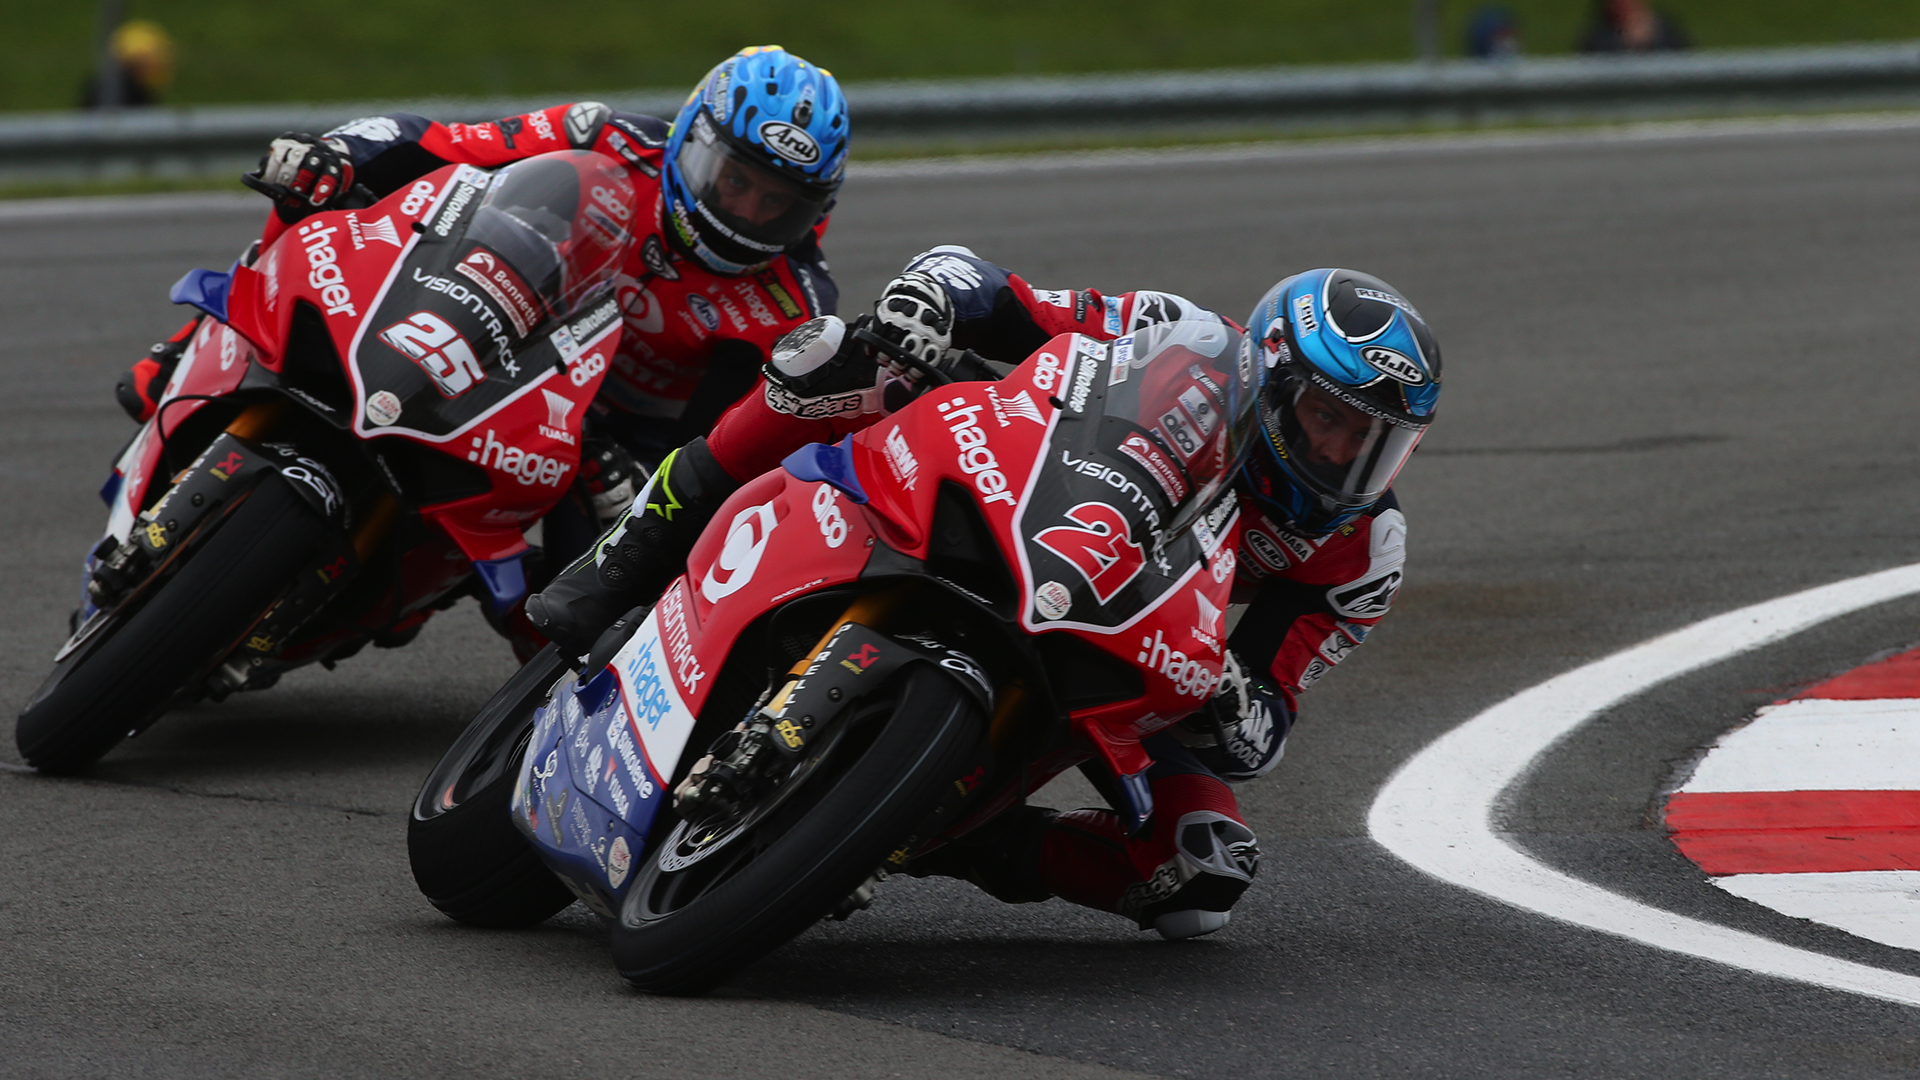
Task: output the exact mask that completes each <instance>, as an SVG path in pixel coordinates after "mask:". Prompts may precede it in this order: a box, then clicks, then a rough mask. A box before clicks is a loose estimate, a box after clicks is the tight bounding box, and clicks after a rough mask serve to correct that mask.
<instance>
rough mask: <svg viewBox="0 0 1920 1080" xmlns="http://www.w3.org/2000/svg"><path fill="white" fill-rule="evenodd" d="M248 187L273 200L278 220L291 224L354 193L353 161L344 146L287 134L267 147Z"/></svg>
mask: <svg viewBox="0 0 1920 1080" xmlns="http://www.w3.org/2000/svg"><path fill="white" fill-rule="evenodd" d="M248 175H249V176H251V177H252V178H253V179H254V180H256V181H258V183H254V184H250V185H249V186H251V187H253V188H255V189H256V190H259V191H262V192H264V193H265V194H266V195H267V196H268V197H269V198H271V199H272V200H273V205H274V209H275V210H276V211H278V212H279V214H280V220H282V221H284V222H286V223H288V224H292V223H293V222H296V221H298V220H300V219H301V218H303V217H306V216H307V215H308V214H311V213H313V212H314V211H316V210H324V209H326V208H327V207H328V206H330V205H332V204H333V203H334V202H335V201H336V200H338V199H339V198H341V197H342V196H344V195H345V194H346V193H347V192H349V191H352V190H353V158H352V156H351V154H350V153H349V151H348V149H347V144H346V143H344V142H342V141H341V140H339V139H323V138H321V137H320V136H318V135H307V134H303V133H301V132H297V131H289V132H287V133H286V134H284V135H282V136H280V137H279V138H277V139H275V140H273V142H272V143H270V144H268V146H267V153H266V156H265V157H263V158H261V159H260V167H259V168H258V169H256V170H255V171H254V172H252V173H250V174H248Z"/></svg>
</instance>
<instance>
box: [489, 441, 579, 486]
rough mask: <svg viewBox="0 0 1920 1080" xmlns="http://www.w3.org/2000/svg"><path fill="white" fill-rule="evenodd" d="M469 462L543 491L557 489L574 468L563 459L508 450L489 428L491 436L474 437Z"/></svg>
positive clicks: (520, 450)
mask: <svg viewBox="0 0 1920 1080" xmlns="http://www.w3.org/2000/svg"><path fill="white" fill-rule="evenodd" d="M467 460H468V461H477V462H479V463H480V464H482V465H485V466H486V467H487V468H489V469H498V470H500V471H501V472H503V473H506V474H507V475H509V476H511V477H513V478H514V479H516V480H518V481H520V483H521V484H523V485H532V484H539V485H540V486H541V487H557V486H559V484H560V481H561V480H563V479H565V478H566V475H567V473H569V472H571V471H572V470H573V466H572V465H569V464H567V463H566V462H564V461H561V460H560V459H559V458H551V457H547V456H546V455H544V454H536V453H534V452H532V451H531V450H522V449H520V448H519V447H517V446H508V445H507V444H506V443H503V442H501V441H500V439H499V437H498V436H496V435H494V433H493V429H492V428H488V429H487V434H486V436H485V437H484V438H483V437H482V436H479V435H475V436H474V437H473V449H471V450H469V451H467Z"/></svg>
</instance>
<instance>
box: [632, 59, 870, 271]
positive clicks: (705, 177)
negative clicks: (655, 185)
mask: <svg viewBox="0 0 1920 1080" xmlns="http://www.w3.org/2000/svg"><path fill="white" fill-rule="evenodd" d="M663 171H664V176H663V177H662V181H663V182H662V184H661V190H662V192H663V194H664V195H665V198H666V203H667V218H668V222H669V224H670V226H671V231H672V233H673V235H674V239H675V240H677V241H678V243H679V245H680V246H681V247H682V248H683V249H685V250H686V252H687V253H688V254H690V255H692V256H693V257H694V258H695V259H697V260H699V261H700V262H701V263H702V264H704V265H705V266H706V267H707V268H708V269H710V270H713V271H714V272H716V273H721V274H739V273H744V272H746V271H748V270H751V269H753V268H754V267H756V266H759V265H760V264H762V263H765V262H767V261H768V260H770V259H772V258H774V257H775V256H777V255H779V254H780V253H781V252H783V251H785V250H787V249H788V248H790V247H792V246H794V245H795V244H797V243H799V242H800V241H801V240H803V239H805V237H806V235H807V232H808V230H810V229H812V228H813V225H814V223H815V222H817V221H819V220H820V216H821V215H822V214H824V213H825V212H826V211H827V209H828V208H829V207H830V206H831V205H832V203H833V195H834V192H836V191H838V190H839V189H840V181H841V180H842V179H844V178H845V176H846V172H847V99H846V97H845V96H844V95H843V94H841V93H840V84H839V83H837V82H835V81H834V78H833V76H832V75H831V74H829V73H828V72H826V71H824V70H822V69H820V68H817V67H815V66H813V65H812V64H809V63H807V62H806V61H805V60H802V59H800V58H799V57H797V56H794V55H793V54H791V53H789V52H787V51H786V50H785V49H782V48H781V47H780V46H778V45H758V46H754V47H752V48H747V49H742V50H740V51H739V52H737V53H735V54H733V55H732V56H730V57H728V58H727V59H725V60H723V61H721V63H720V65H719V66H718V67H716V68H714V69H713V70H712V71H710V72H708V73H707V77H706V78H705V79H703V80H702V81H701V83H700V85H699V86H697V87H695V88H694V91H693V94H692V95H691V96H689V97H688V98H687V103H686V104H685V105H683V106H681V108H680V115H679V116H677V117H675V118H674V121H673V133H672V135H670V136H669V137H668V139H667V153H666V168H665V169H664V170H663Z"/></svg>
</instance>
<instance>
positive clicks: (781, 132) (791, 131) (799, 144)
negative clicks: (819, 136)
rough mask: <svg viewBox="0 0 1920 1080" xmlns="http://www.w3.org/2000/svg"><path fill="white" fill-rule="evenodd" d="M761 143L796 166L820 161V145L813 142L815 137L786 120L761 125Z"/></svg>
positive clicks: (771, 121)
mask: <svg viewBox="0 0 1920 1080" xmlns="http://www.w3.org/2000/svg"><path fill="white" fill-rule="evenodd" d="M760 141H761V142H763V143H766V144H767V149H769V150H772V151H773V152H774V153H776V154H779V155H780V156H781V157H783V158H785V159H786V160H788V161H791V162H793V163H794V164H795V165H812V164H814V163H815V162H817V161H819V160H820V144H819V143H817V142H815V141H813V136H811V135H809V134H807V133H806V132H804V131H802V130H800V129H799V128H797V127H794V126H793V125H792V124H789V123H787V122H786V121H784V120H768V121H767V122H766V123H764V124H761V125H760Z"/></svg>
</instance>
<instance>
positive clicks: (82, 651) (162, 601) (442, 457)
mask: <svg viewBox="0 0 1920 1080" xmlns="http://www.w3.org/2000/svg"><path fill="white" fill-rule="evenodd" d="M361 194H362V195H363V197H362V198H360V199H359V200H357V201H358V202H360V203H361V205H360V206H359V207H358V208H355V209H348V210H338V211H333V212H328V213H319V214H314V215H312V216H311V217H308V218H305V219H304V220H302V221H301V222H300V223H298V224H297V225H295V226H291V227H289V226H285V225H283V224H282V223H281V222H280V221H279V219H278V218H277V217H274V218H270V219H269V223H268V227H267V230H266V231H265V233H264V234H263V235H262V237H261V239H260V240H259V241H258V242H257V243H255V244H254V245H253V246H252V247H251V248H250V249H249V250H248V251H247V253H246V254H245V255H244V256H243V257H242V258H241V259H240V260H239V261H238V262H237V263H236V264H235V265H234V267H233V268H232V269H231V270H229V271H227V272H225V273H219V272H214V271H207V270H196V271H192V272H190V273H188V274H187V275H186V276H185V277H183V278H182V279H181V280H180V281H179V282H178V283H177V284H176V285H175V286H174V288H173V294H172V295H173V299H174V301H175V302H176V303H183V304H190V305H192V306H193V307H196V308H198V309H199V310H200V311H201V312H202V313H203V318H202V319H201V321H200V323H199V326H198V328H197V329H196V330H195V331H194V332H193V334H192V337H191V338H190V340H189V341H188V343H187V345H186V349H185V352H184V353H183V355H182V356H181V359H180V362H179V365H178V367H177V368H176V369H175V371H174V373H173V375H172V377H171V379H170V381H169V382H168V384H167V386H166V388H165V389H164V391H163V393H162V395H161V399H160V403H159V408H158V411H157V412H156V413H155V415H154V416H153V417H152V419H150V420H149V421H148V422H147V423H146V424H145V425H143V426H142V427H141V429H140V430H139V432H138V433H137V434H136V435H135V436H134V437H133V439H132V441H131V442H129V443H128V445H127V446H126V448H125V449H124V451H122V453H121V454H120V456H119V459H118V460H117V461H116V463H115V464H114V468H113V473H112V475H111V476H110V477H109V479H108V481H107V484H106V487H105V488H104V489H103V490H102V491H101V495H102V497H103V498H104V499H105V500H106V502H107V505H108V508H109V512H108V519H107V528H106V534H105V536H104V537H103V538H102V539H101V540H100V541H99V543H98V544H97V545H96V546H95V547H94V548H93V549H92V551H91V553H90V554H89V555H88V557H87V559H86V567H85V576H84V582H83V585H84V587H83V592H82V597H81V604H80V607H79V609H78V610H77V611H76V612H75V614H74V626H73V634H72V636H71V637H70V638H69V639H68V641H67V642H66V644H65V645H63V646H61V648H60V650H59V652H58V653H56V654H55V656H54V667H53V672H52V673H51V674H50V675H48V676H47V678H46V681H45V682H43V683H42V684H41V686H40V688H39V689H38V690H36V691H35V692H34V694H33V697H32V698H31V699H30V700H29V701H28V702H27V704H26V707H25V708H24V710H23V711H22V712H21V714H20V718H19V722H18V725H17V727H16V731H15V734H16V738H17V741H18V743H19V747H20V752H21V754H22V755H23V756H24V757H25V758H26V760H27V762H28V763H29V764H31V765H33V766H35V767H37V768H39V769H40V770H42V771H47V772H70V771H74V770H78V769H81V768H84V767H86V766H88V765H90V764H92V763H93V762H94V761H95V760H97V759H98V758H99V757H100V756H101V755H103V754H105V753H106V752H107V751H108V750H110V749H112V747H113V746H114V745H115V744H117V743H118V742H119V741H120V740H121V739H123V738H126V737H127V736H129V735H133V734H137V733H139V732H140V731H141V730H143V729H145V728H146V727H147V726H148V725H150V724H152V723H153V722H154V721H155V720H157V719H158V718H159V717H160V716H161V715H162V714H163V713H164V712H165V711H166V710H167V708H168V707H169V706H170V705H172V704H173V703H175V702H179V701H182V700H191V699H195V698H199V697H203V696H210V697H213V698H216V699H218V698H221V697H224V696H225V695H227V694H229V693H232V692H234V691H236V690H246V689H257V688H261V687H264V686H268V685H271V684H272V683H273V682H274V680H276V679H277V678H279V676H280V675H281V674H282V673H283V672H285V671H287V670H289V669H291V668H294V667H298V666H300V665H303V664H310V663H314V662H319V663H322V664H326V665H328V666H332V665H333V664H334V663H335V662H337V661H339V660H341V659H343V658H345V657H347V656H349V655H351V654H353V653H354V652H356V651H358V650H360V649H361V648H363V647H364V646H366V645H367V644H369V643H371V644H373V645H375V646H382V647H392V646H397V645H400V644H404V643H405V642H406V641H407V640H409V639H410V638H411V637H412V636H413V635H414V634H415V633H417V632H418V630H419V628H420V625H421V624H422V623H424V622H425V621H426V620H427V618H428V617H429V616H431V615H432V614H433V613H434V611H435V610H437V609H439V608H442V607H445V606H448V605H450V604H451V603H453V602H454V601H455V600H457V599H458V598H459V597H460V596H462V595H466V594H468V593H469V592H472V591H477V592H479V593H480V594H481V597H482V602H483V603H484V604H486V605H487V607H488V610H489V613H490V614H492V615H493V616H495V617H496V618H498V617H501V616H502V614H503V613H505V612H507V611H509V610H510V609H512V608H513V606H514V605H515V604H517V603H518V602H519V600H520V599H521V597H522V596H524V594H525V592H526V586H527V566H526V556H528V554H529V552H530V550H531V549H530V548H529V545H528V544H527V542H526V541H525V539H523V537H522V530H523V529H524V528H525V527H526V526H527V525H529V524H531V523H532V522H533V521H535V520H537V519H539V518H540V517H541V516H542V515H543V514H545V513H546V511H547V510H548V509H550V508H551V507H552V506H553V504H554V503H555V502H556V501H557V500H558V499H559V498H560V496H561V494H562V493H563V492H564V491H565V490H566V488H567V485H568V484H569V483H570V482H571V480H572V478H573V475H574V473H575V471H576V470H577V468H578V464H579V442H580V428H581V418H582V417H583V415H584V414H585V412H586V404H587V403H588V402H589V401H591V400H592V398H593V395H594V393H595V391H596V390H597V389H598V388H599V385H600V381H601V379H602V378H603V377H604V374H605V371H606V369H607V366H608V362H609V359H610V358H611V357H612V356H613V354H614V350H615V348H616V347H617V346H618V344H619V336H620V330H621V320H620V318H619V310H618V305H617V302H616V300H615V298H614V296H613V291H612V290H613V287H614V274H615V272H616V271H617V269H618V268H619V266H620V265H621V263H622V261H623V260H624V258H625V255H626V251H627V249H628V248H629V247H630V246H631V243H632V237H631V234H630V233H629V232H628V230H627V228H626V226H625V224H624V223H625V222H627V221H629V220H631V219H632V215H633V213H634V212H635V210H636V207H635V206H634V201H635V195H634V192H633V188H632V185H631V184H630V183H629V182H628V181H627V179H626V176H625V173H624V171H623V169H622V168H621V166H620V165H619V164H618V163H617V162H614V161H612V160H610V159H608V158H605V157H602V156H601V155H599V154H595V153H591V152H561V153H554V154H546V155H542V156H540V157H535V158H529V159H527V160H525V161H521V162H517V163H515V164H513V165H509V166H507V167H506V168H503V169H501V170H499V171H498V172H493V173H488V172H484V171H481V170H478V169H474V168H471V167H468V166H464V165H462V166H448V167H446V168H443V169H441V170H438V171H436V172H434V173H431V174H429V175H427V176H425V177H423V178H422V179H420V180H418V181H416V182H415V183H414V184H412V185H411V186H410V187H407V188H405V189H402V190H400V191H396V192H394V193H393V194H392V195H389V196H388V197H387V198H385V199H382V200H378V201H375V200H373V199H372V198H371V197H370V196H366V195H365V193H364V189H362V192H361ZM476 579H477V583H478V588H477V589H476V588H475V587H474V583H475V581H476Z"/></svg>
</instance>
